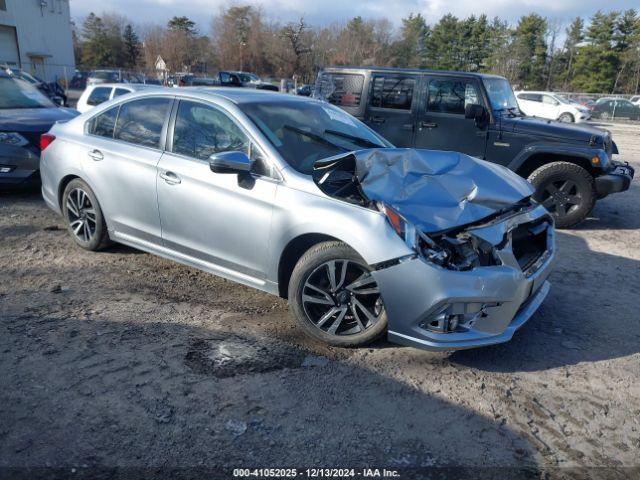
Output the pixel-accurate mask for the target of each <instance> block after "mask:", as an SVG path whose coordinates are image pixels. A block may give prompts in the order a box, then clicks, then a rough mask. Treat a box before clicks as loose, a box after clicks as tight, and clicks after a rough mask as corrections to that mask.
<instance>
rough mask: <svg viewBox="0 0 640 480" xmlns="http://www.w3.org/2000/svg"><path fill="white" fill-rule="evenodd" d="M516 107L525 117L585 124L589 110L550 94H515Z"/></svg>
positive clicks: (525, 92)
mask: <svg viewBox="0 0 640 480" xmlns="http://www.w3.org/2000/svg"><path fill="white" fill-rule="evenodd" d="M516 98H517V99H518V105H519V106H520V110H522V112H523V113H524V114H525V115H529V116H531V117H541V118H548V119H550V120H559V121H561V122H567V123H573V122H575V123H580V122H586V121H587V120H589V119H590V118H591V110H589V109H588V108H586V107H583V106H582V105H579V104H577V103H574V102H571V101H569V100H567V99H566V98H564V97H561V96H560V95H557V94H555V93H551V92H530V91H524V92H516Z"/></svg>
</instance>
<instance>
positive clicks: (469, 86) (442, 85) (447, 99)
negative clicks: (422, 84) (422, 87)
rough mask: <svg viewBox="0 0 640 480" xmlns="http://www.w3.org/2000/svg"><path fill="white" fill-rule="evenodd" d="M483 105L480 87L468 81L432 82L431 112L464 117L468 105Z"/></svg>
mask: <svg viewBox="0 0 640 480" xmlns="http://www.w3.org/2000/svg"><path fill="white" fill-rule="evenodd" d="M472 103H476V104H477V103H482V102H481V100H480V94H479V92H478V87H477V86H476V84H475V83H474V82H472V81H468V80H462V79H461V80H431V81H430V82H429V91H428V99H427V110H428V111H430V112H439V113H452V114H456V115H464V108H465V106H466V105H469V104H472Z"/></svg>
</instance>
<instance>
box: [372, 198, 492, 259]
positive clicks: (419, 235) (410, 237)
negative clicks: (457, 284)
mask: <svg viewBox="0 0 640 480" xmlns="http://www.w3.org/2000/svg"><path fill="white" fill-rule="evenodd" d="M378 208H379V209H380V210H381V211H382V212H383V213H384V214H385V216H386V217H387V220H388V221H389V223H390V224H391V227H392V228H393V230H394V231H395V232H396V233H397V234H398V236H400V238H402V239H403V240H404V241H405V243H406V244H407V245H408V246H409V247H410V248H412V249H413V250H415V251H416V252H417V253H418V254H419V255H420V256H421V257H422V258H423V259H424V260H426V261H427V262H430V263H434V264H436V265H438V266H440V267H443V268H447V269H449V270H458V271H463V270H471V269H473V268H476V267H486V266H490V265H500V261H499V260H498V258H497V257H496V255H495V253H494V247H493V245H492V244H490V243H489V242H486V241H485V240H482V239H481V238H478V237H476V236H475V235H472V234H470V233H468V232H465V231H461V232H458V233H439V234H432V235H427V234H425V233H423V232H420V231H419V230H417V229H416V228H415V227H414V226H413V225H412V224H411V223H410V222H408V221H407V220H405V219H404V218H403V217H402V216H401V215H400V214H399V213H398V212H396V211H395V210H394V209H393V208H391V207H389V206H388V205H385V204H383V203H380V204H378Z"/></svg>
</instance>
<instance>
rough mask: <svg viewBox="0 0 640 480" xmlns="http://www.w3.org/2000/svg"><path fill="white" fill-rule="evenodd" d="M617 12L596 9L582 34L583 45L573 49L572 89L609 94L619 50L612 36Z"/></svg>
mask: <svg viewBox="0 0 640 480" xmlns="http://www.w3.org/2000/svg"><path fill="white" fill-rule="evenodd" d="M618 16H619V13H618V12H610V13H603V12H602V11H598V12H596V13H595V14H594V15H593V17H591V22H590V24H589V27H588V28H587V32H586V35H585V43H586V44H585V45H584V46H582V47H580V48H579V49H578V50H577V52H576V59H575V75H574V77H573V79H572V81H571V85H572V88H573V89H574V90H577V91H584V92H589V93H610V92H611V91H612V90H613V88H614V86H615V84H616V78H617V76H618V69H619V67H620V52H619V51H617V50H615V49H614V48H613V47H614V38H615V34H616V22H617V19H618Z"/></svg>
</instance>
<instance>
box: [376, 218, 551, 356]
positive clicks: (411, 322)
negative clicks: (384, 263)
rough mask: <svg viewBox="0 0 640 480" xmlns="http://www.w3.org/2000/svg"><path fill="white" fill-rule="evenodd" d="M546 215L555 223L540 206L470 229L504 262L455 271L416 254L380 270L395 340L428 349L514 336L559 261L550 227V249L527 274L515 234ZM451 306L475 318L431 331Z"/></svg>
mask: <svg viewBox="0 0 640 480" xmlns="http://www.w3.org/2000/svg"><path fill="white" fill-rule="evenodd" d="M543 217H544V218H545V219H549V222H550V223H549V224H550V225H551V224H552V221H551V219H550V217H549V214H548V213H547V211H546V210H545V209H544V208H543V207H541V206H538V207H536V208H534V209H532V210H529V211H528V212H524V213H521V214H519V215H517V216H514V217H511V218H508V219H506V220H504V221H500V222H498V223H493V224H490V225H487V226H481V227H477V228H474V229H469V230H468V231H469V232H470V233H473V234H474V235H476V236H478V237H480V238H482V239H484V240H486V241H488V242H490V243H492V244H493V245H494V246H498V247H497V253H498V257H499V258H500V260H501V261H502V265H496V266H486V267H477V268H474V269H472V270H468V271H453V270H447V269H444V268H441V267H438V266H435V265H433V264H430V263H428V262H426V261H424V260H423V259H421V258H420V257H413V258H411V259H409V260H405V261H402V262H400V263H398V264H396V265H394V266H392V267H388V268H384V269H380V270H376V271H374V272H373V276H374V278H375V279H376V281H377V283H378V286H379V288H380V292H381V295H382V299H383V301H384V305H385V309H386V311H387V316H388V322H389V323H388V338H389V340H390V341H393V342H396V343H400V344H404V345H410V346H414V347H417V348H422V349H426V350H460V349H466V348H475V347H480V346H485V345H492V344H496V343H502V342H506V341H508V340H510V339H511V337H512V336H513V334H514V332H515V331H516V330H517V329H518V328H520V327H521V326H522V325H524V323H525V322H526V321H527V320H528V319H529V318H530V317H531V316H532V315H533V313H534V312H535V311H536V310H537V309H538V307H539V306H540V305H541V304H542V302H543V300H544V298H545V297H546V296H547V293H548V292H549V287H550V284H549V282H548V281H547V277H548V276H549V273H550V272H551V267H552V265H553V261H554V259H555V248H554V241H555V239H554V231H553V227H552V226H550V227H549V228H548V229H547V231H546V232H547V233H546V235H547V249H546V250H545V251H544V252H543V253H542V254H541V255H540V257H539V259H538V260H537V261H536V262H535V267H531V268H528V269H527V271H526V272H523V271H522V269H521V268H520V266H519V264H518V261H517V259H516V258H515V256H514V253H513V250H512V248H511V233H510V232H511V231H512V230H513V229H514V228H515V227H517V226H518V225H520V224H526V223H529V222H535V221H536V220H538V219H542V218H543ZM445 310H446V311H448V312H454V313H457V314H461V315H463V316H464V315H466V316H467V317H468V318H471V321H470V322H468V323H466V324H464V325H461V326H460V327H458V328H456V329H455V330H454V331H451V332H437V331H433V330H432V329H430V328H429V327H428V324H429V321H430V320H431V319H433V318H436V316H437V315H438V314H439V313H440V312H443V311H445ZM461 318H462V317H461Z"/></svg>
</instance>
